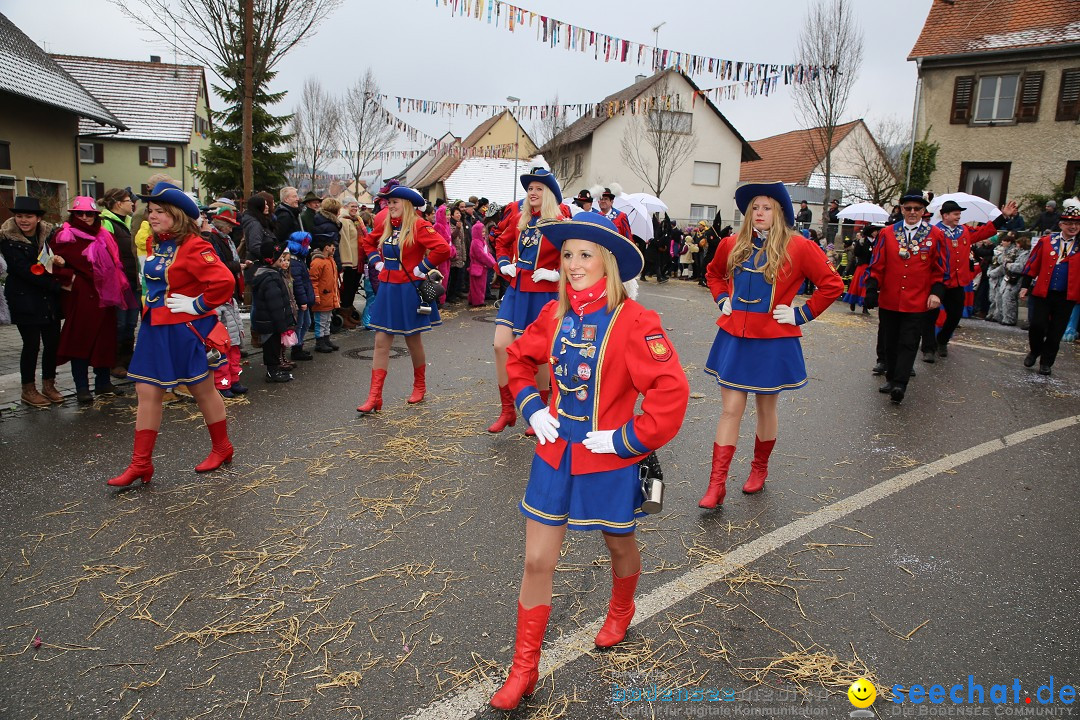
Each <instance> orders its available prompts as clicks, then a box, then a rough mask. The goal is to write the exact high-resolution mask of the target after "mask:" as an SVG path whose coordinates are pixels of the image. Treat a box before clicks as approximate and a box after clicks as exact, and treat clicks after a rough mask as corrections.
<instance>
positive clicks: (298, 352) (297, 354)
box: [289, 344, 313, 360]
mask: <svg viewBox="0 0 1080 720" xmlns="http://www.w3.org/2000/svg"><path fill="white" fill-rule="evenodd" d="M289 357H290V358H292V359H293V360H310V359H311V358H312V357H313V356H312V354H311V353H309V352H308V351H307V350H305V349H304V346H303V344H300V345H293V349H292V351H290V352H289Z"/></svg>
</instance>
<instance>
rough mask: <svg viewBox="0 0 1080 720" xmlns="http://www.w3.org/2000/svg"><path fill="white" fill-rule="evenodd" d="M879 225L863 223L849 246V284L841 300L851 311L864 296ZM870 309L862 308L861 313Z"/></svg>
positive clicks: (860, 303) (853, 310)
mask: <svg viewBox="0 0 1080 720" xmlns="http://www.w3.org/2000/svg"><path fill="white" fill-rule="evenodd" d="M879 232H881V227H880V226H878V225H864V226H863V228H862V229H861V230H859V233H858V235H857V237H856V239H855V244H854V246H853V247H852V248H851V260H850V261H849V267H851V268H852V269H851V271H850V275H851V285H850V287H849V288H848V291H847V292H846V293H844V297H843V302H846V303H847V304H848V307H849V308H851V312H855V306H856V305H862V304H863V299H864V298H865V297H866V281H867V279H868V278H869V277H870V258H871V256H872V255H873V254H874V243H876V242H877V236H878V233H879ZM869 312H870V311H869V310H867V309H866V308H865V307H864V308H863V315H866V314H868V313H869Z"/></svg>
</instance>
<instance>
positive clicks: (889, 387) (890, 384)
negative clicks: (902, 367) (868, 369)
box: [877, 380, 896, 394]
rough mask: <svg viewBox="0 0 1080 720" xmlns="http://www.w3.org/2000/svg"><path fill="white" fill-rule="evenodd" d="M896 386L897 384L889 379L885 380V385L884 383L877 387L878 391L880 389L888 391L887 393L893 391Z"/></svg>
mask: <svg viewBox="0 0 1080 720" xmlns="http://www.w3.org/2000/svg"><path fill="white" fill-rule="evenodd" d="M894 387H896V386H895V385H893V382H892V380H888V381H886V382H885V384H884V385H882V386H881V387H879V388H878V389H877V391H878V392H879V393H886V394H887V393H891V392H892V390H893V388H894Z"/></svg>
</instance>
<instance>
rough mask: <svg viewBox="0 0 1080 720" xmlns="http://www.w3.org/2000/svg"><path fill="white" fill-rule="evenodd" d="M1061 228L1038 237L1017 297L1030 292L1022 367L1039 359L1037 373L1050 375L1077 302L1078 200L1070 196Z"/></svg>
mask: <svg viewBox="0 0 1080 720" xmlns="http://www.w3.org/2000/svg"><path fill="white" fill-rule="evenodd" d="M1058 227H1060V228H1061V231H1060V232H1055V233H1050V234H1048V235H1045V236H1043V237H1041V238H1039V241H1038V242H1037V243H1036V244H1035V247H1034V248H1033V249H1032V250H1031V255H1030V256H1028V261H1027V264H1026V265H1024V277H1023V278H1022V279H1021V280H1020V283H1021V286H1020V299H1021V300H1022V299H1024V298H1025V297H1027V296H1028V293H1029V292H1030V294H1031V316H1030V318H1029V319H1028V323H1029V324H1028V347H1029V349H1030V350H1029V352H1028V354H1027V355H1026V356H1025V357H1024V367H1032V366H1033V365H1035V361H1036V360H1038V361H1039V374H1040V375H1049V374H1050V368H1052V367H1053V366H1054V360H1055V358H1057V353H1058V348H1059V347H1060V346H1061V336H1062V335H1064V334H1065V328H1066V326H1067V325H1068V324H1069V316H1070V314H1071V313H1072V309H1073V306H1074V305H1075V304H1076V303H1077V302H1080V243H1078V242H1077V233H1080V201H1078V200H1076V199H1075V198H1069V199H1068V200H1066V201H1065V202H1064V203H1062V207H1061V214H1060V215H1059V216H1058Z"/></svg>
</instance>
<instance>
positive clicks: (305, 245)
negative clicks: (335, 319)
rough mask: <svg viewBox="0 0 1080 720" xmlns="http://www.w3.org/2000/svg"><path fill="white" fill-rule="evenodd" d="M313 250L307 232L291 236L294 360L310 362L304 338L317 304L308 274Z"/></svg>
mask: <svg viewBox="0 0 1080 720" xmlns="http://www.w3.org/2000/svg"><path fill="white" fill-rule="evenodd" d="M310 250H311V235H310V234H309V233H306V232H294V233H293V234H292V235H290V236H289V252H290V253H291V254H292V260H291V261H290V262H289V275H290V277H291V278H292V291H293V298H294V299H295V301H296V344H295V345H293V348H292V352H291V357H292V359H293V360H310V359H311V357H312V356H311V353H310V352H308V351H307V350H305V349H304V337H305V336H306V335H307V331H308V328H310V327H311V312H312V310H311V306H312V305H313V304H314V303H315V290H314V289H313V288H312V286H311V276H310V275H309V274H308V266H307V256H308V253H309V252H310Z"/></svg>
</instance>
